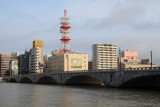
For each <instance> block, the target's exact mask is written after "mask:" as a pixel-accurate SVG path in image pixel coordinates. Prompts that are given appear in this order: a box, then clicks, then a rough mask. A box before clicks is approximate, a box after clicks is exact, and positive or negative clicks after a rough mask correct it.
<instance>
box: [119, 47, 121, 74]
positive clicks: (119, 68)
mask: <svg viewBox="0 0 160 107" xmlns="http://www.w3.org/2000/svg"><path fill="white" fill-rule="evenodd" d="M119 70H120V71H121V49H120V48H119Z"/></svg>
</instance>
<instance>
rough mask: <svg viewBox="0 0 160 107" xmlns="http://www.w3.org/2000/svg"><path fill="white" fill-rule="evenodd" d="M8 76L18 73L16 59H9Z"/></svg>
mask: <svg viewBox="0 0 160 107" xmlns="http://www.w3.org/2000/svg"><path fill="white" fill-rule="evenodd" d="M9 71H10V76H15V75H18V61H17V60H11V61H10V63H9Z"/></svg>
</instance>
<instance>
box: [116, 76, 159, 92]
mask: <svg viewBox="0 0 160 107" xmlns="http://www.w3.org/2000/svg"><path fill="white" fill-rule="evenodd" d="M119 87H120V88H135V89H137V88H138V89H153V88H154V89H157V90H159V89H160V75H154V76H142V77H138V78H134V79H131V80H129V81H126V82H125V83H123V84H121V85H120V86H119Z"/></svg>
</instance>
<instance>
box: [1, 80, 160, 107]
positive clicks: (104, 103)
mask: <svg viewBox="0 0 160 107" xmlns="http://www.w3.org/2000/svg"><path fill="white" fill-rule="evenodd" d="M0 107H160V89H118V88H105V87H101V86H76V85H72V86H65V85H41V84H21V83H0Z"/></svg>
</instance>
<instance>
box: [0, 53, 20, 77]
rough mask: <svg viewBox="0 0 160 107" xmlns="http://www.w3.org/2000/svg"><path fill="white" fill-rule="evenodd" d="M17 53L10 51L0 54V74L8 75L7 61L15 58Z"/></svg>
mask: <svg viewBox="0 0 160 107" xmlns="http://www.w3.org/2000/svg"><path fill="white" fill-rule="evenodd" d="M17 58H18V53H17V52H12V53H11V54H0V72H1V76H6V75H10V73H9V63H10V61H11V60H17Z"/></svg>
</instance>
